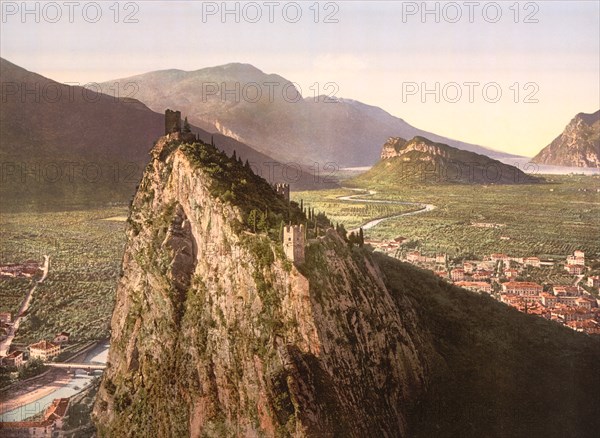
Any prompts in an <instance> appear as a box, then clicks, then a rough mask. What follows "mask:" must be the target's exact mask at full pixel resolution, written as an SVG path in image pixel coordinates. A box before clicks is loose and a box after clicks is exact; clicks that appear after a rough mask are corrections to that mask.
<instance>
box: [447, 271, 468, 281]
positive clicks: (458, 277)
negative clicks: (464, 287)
mask: <svg viewBox="0 0 600 438" xmlns="http://www.w3.org/2000/svg"><path fill="white" fill-rule="evenodd" d="M450 278H451V279H452V281H463V280H464V279H465V270H464V269H460V268H455V269H453V270H451V271H450Z"/></svg>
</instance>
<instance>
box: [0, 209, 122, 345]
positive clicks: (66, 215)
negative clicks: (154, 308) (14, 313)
mask: <svg viewBox="0 0 600 438" xmlns="http://www.w3.org/2000/svg"><path fill="white" fill-rule="evenodd" d="M125 213H126V212H125V209H124V208H123V207H112V208H105V209H90V210H82V211H66V212H44V213H26V212H22V213H9V214H7V213H3V214H2V216H1V219H0V226H1V229H2V231H1V235H0V237H1V239H0V240H1V243H0V245H1V248H0V249H1V253H2V258H3V260H2V261H3V262H4V263H10V262H13V261H16V262H18V261H22V260H26V259H34V260H38V261H40V263H41V262H42V261H43V256H44V254H47V255H49V256H50V269H49V274H48V277H47V279H46V281H44V283H42V284H40V285H39V286H38V287H37V289H36V291H35V292H34V294H33V300H32V302H31V307H30V309H29V312H28V316H27V317H26V318H25V319H24V320H23V322H22V324H21V328H20V330H19V332H18V333H17V337H16V339H15V341H16V342H23V343H30V342H33V341H37V340H39V339H52V338H53V337H54V335H55V334H56V333H57V332H60V331H67V332H69V333H71V336H72V338H73V340H75V341H81V340H91V339H99V338H103V337H106V336H107V335H108V324H109V321H110V315H111V314H112V309H113V304H114V289H115V285H116V279H117V277H118V274H119V265H120V262H121V256H122V249H123V245H124V242H125V234H124V222H122V221H107V220H103V219H104V218H107V217H112V216H118V215H121V216H122V215H123V214H125ZM20 282H21V283H19V279H11V280H10V281H8V280H6V279H5V280H2V282H1V283H0V287H1V288H2V289H1V292H0V293H1V296H2V304H3V308H4V306H9V307H11V308H13V309H14V308H18V305H19V303H20V300H21V299H22V297H23V296H24V294H25V292H26V291H27V288H28V287H29V281H24V280H20Z"/></svg>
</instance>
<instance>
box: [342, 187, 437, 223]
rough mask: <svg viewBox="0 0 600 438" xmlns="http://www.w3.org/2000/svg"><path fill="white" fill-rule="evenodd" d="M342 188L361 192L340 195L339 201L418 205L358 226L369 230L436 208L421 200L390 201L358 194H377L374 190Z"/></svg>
mask: <svg viewBox="0 0 600 438" xmlns="http://www.w3.org/2000/svg"><path fill="white" fill-rule="evenodd" d="M344 189H346V190H352V191H359V192H361V193H359V194H357V195H348V196H340V197H338V199H339V200H340V201H350V202H368V203H372V204H396V205H414V206H416V207H419V208H418V210H413V211H408V212H406V213H399V214H394V215H392V216H386V217H382V218H378V219H373V220H370V221H368V222H366V223H364V224H363V225H361V227H359V228H362V229H363V230H369V229H371V228H373V227H375V226H377V225H379V224H380V223H382V222H384V221H388V220H390V219H396V218H399V217H403V216H414V215H417V214H421V213H426V212H428V211H431V210H435V208H436V207H435V205H433V204H424V203H421V202H403V201H391V200H386V199H367V198H360V196H373V195H375V194H377V192H376V191H375V190H362V189H351V188H348V187H344ZM352 231H354V232H356V231H358V228H356V229H354V230H350V232H352Z"/></svg>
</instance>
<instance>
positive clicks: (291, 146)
mask: <svg viewBox="0 0 600 438" xmlns="http://www.w3.org/2000/svg"><path fill="white" fill-rule="evenodd" d="M126 84H128V89H131V90H133V89H135V92H133V93H132V94H133V96H132V97H135V98H136V99H139V100H140V101H142V102H144V103H145V104H146V105H148V106H149V107H150V108H151V109H152V110H154V111H158V112H162V111H164V110H165V109H167V108H178V109H181V111H182V113H183V114H186V115H187V116H188V117H189V120H190V122H191V123H193V124H195V125H197V126H199V127H201V128H203V129H206V130H209V131H219V132H221V133H223V134H225V135H228V136H230V137H234V138H236V139H238V140H240V141H242V142H244V143H246V144H248V145H250V146H252V147H253V148H254V149H256V150H258V151H260V152H263V153H265V154H267V155H269V156H272V157H274V158H277V159H279V160H281V161H283V162H287V161H298V162H303V163H312V162H313V161H318V162H319V163H320V164H321V165H323V164H324V163H326V162H335V163H338V164H339V165H340V166H370V165H372V164H374V163H375V162H376V161H377V159H378V156H379V145H381V144H382V143H383V142H385V141H386V139H387V138H389V137H391V136H401V137H404V138H412V137H414V136H423V137H427V138H429V139H431V140H433V141H439V142H442V143H446V144H449V145H451V146H454V147H457V148H459V149H463V150H468V151H472V152H477V153H482V154H486V155H489V156H492V157H495V158H501V157H503V158H509V157H513V156H514V155H510V154H506V153H502V152H498V151H494V150H491V149H487V148H484V147H482V146H477V145H473V144H468V143H463V142H460V141H456V140H452V139H448V138H445V137H442V136H439V135H436V134H433V133H431V132H426V131H423V130H421V129H417V128H415V127H413V126H411V125H409V124H408V123H406V122H405V121H404V120H402V119H400V118H397V117H394V116H392V115H390V114H389V113H387V112H385V111H384V110H382V109H381V108H378V107H375V106H370V105H366V104H364V103H361V102H358V101H355V100H349V99H341V98H340V99H338V98H336V97H329V98H328V97H326V96H316V97H312V96H311V97H306V98H302V97H301V96H300V95H299V93H298V91H297V89H296V88H295V86H294V84H293V83H292V82H290V81H289V80H287V79H285V78H283V77H281V76H279V75H276V74H266V73H263V72H262V71H260V70H259V69H257V68H256V67H254V66H252V65H249V64H238V63H234V64H227V65H222V66H218V67H210V68H204V69H201V70H196V71H190V72H186V71H182V70H161V71H154V72H150V73H145V74H141V75H137V76H132V77H129V78H125V79H117V80H112V81H108V82H106V83H104V84H102V86H103V88H105V87H106V88H111V87H112V88H118V89H124V88H125V87H126ZM320 88H321V90H326V89H325V84H320ZM326 91H327V90H326ZM304 92H305V94H307V93H310V91H309V90H304Z"/></svg>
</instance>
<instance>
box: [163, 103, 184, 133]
mask: <svg viewBox="0 0 600 438" xmlns="http://www.w3.org/2000/svg"><path fill="white" fill-rule="evenodd" d="M173 132H181V111H171V110H170V109H168V110H166V111H165V135H167V134H172V133H173Z"/></svg>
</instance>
